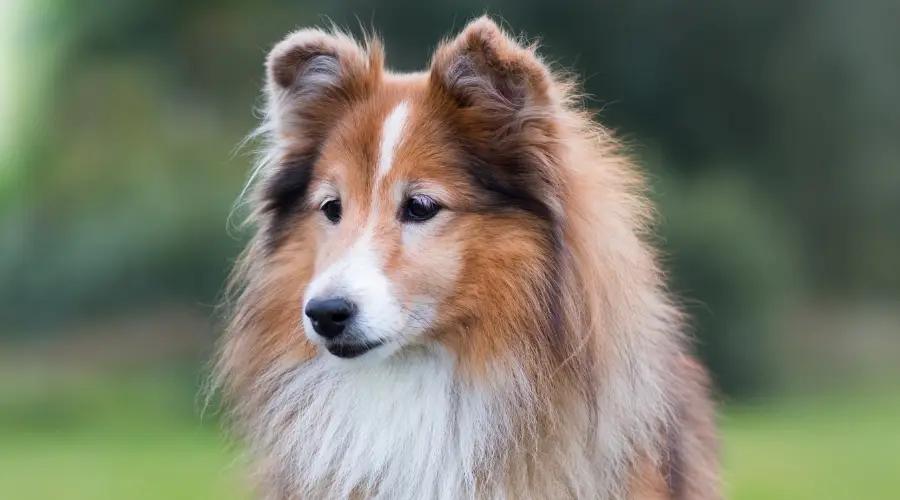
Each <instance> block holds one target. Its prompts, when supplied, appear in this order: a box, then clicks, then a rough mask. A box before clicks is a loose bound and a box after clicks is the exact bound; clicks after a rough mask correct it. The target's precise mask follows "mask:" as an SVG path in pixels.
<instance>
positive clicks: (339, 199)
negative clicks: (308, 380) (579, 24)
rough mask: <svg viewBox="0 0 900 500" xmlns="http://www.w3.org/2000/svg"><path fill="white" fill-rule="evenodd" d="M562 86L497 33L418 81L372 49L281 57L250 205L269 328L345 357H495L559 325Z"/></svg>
mask: <svg viewBox="0 0 900 500" xmlns="http://www.w3.org/2000/svg"><path fill="white" fill-rule="evenodd" d="M556 85H557V84H556V83H555V82H554V80H553V78H552V76H551V74H550V71H549V70H548V69H547V67H546V66H545V65H544V64H543V63H542V62H541V61H540V60H539V58H538V57H537V56H536V55H535V53H534V49H533V48H530V47H523V46H522V45H520V44H518V43H517V42H516V41H514V40H512V39H511V38H509V37H508V36H507V35H506V34H504V33H503V31H502V30H501V29H500V28H499V27H498V26H497V25H496V24H495V23H493V22H492V21H490V20H488V19H486V18H482V19H479V20H476V21H474V22H472V23H471V24H470V25H469V26H467V27H466V28H465V29H464V31H463V32H462V33H461V34H460V35H459V36H458V37H457V38H456V39H454V40H451V41H447V42H445V43H443V44H442V45H441V46H440V47H439V48H438V49H437V51H436V52H435V54H434V56H433V59H432V62H431V65H430V68H429V69H428V71H426V72H422V73H416V74H402V75H401V74H393V73H390V72H388V71H387V70H385V69H384V65H383V53H382V49H381V46H380V44H379V43H378V42H377V41H373V42H370V43H369V44H368V45H367V46H366V47H362V46H360V45H358V44H356V43H355V42H354V41H353V40H351V39H350V38H348V37H345V36H343V35H340V34H329V33H325V32H322V31H317V30H303V31H300V32H297V33H294V34H292V35H290V36H289V37H288V38H287V39H285V40H284V41H283V42H281V43H279V44H278V45H277V46H276V47H275V48H274V49H273V50H272V52H271V54H270V55H269V58H268V62H267V87H266V94H267V98H268V110H267V114H268V120H267V125H266V126H265V127H266V128H265V133H266V134H267V135H268V137H269V139H270V142H271V148H272V149H271V151H270V152H269V153H270V161H268V162H267V163H265V164H264V165H263V167H262V168H261V171H260V172H259V174H258V177H259V179H258V182H257V186H258V189H257V197H256V203H257V211H256V212H257V216H258V218H259V222H260V232H259V235H258V241H257V243H258V246H260V247H261V250H260V251H259V252H258V253H257V254H256V257H255V258H258V259H263V260H265V264H264V265H263V266H259V267H261V268H264V269H265V271H264V272H262V273H261V274H260V275H257V276H255V277H251V281H252V280H253V279H256V280H257V282H256V283H253V282H251V283H250V285H249V286H250V287H252V288H255V289H257V290H264V294H265V296H266V299H265V301H264V303H261V304H258V307H260V308H262V309H264V310H260V311H259V316H268V317H269V318H270V321H271V320H272V319H271V318H274V321H277V322H280V324H279V325H273V326H272V328H273V329H278V330H281V331H283V334H284V335H293V336H296V337H298V339H299V338H302V336H304V335H305V337H306V338H307V339H308V341H309V343H311V345H312V346H318V347H321V348H324V350H327V351H328V352H330V353H331V355H334V356H338V357H341V358H353V357H357V356H360V355H362V354H365V353H368V352H370V351H371V354H368V355H367V357H373V358H377V357H379V356H381V357H386V356H390V355H392V354H393V353H395V352H397V351H398V350H402V349H405V348H414V347H413V346H417V345H428V344H429V343H434V342H439V343H441V344H443V345H444V346H445V347H447V348H449V349H451V350H453V351H455V352H456V353H457V354H458V355H460V356H476V357H480V358H484V357H489V356H492V355H493V354H496V353H497V352H498V351H502V350H503V349H504V345H505V344H507V343H509V342H513V341H515V337H516V336H521V335H525V334H526V333H525V332H527V331H535V330H536V328H535V327H536V326H537V327H538V328H537V330H541V326H542V325H535V322H539V323H540V322H544V323H546V324H545V325H543V326H548V325H549V323H552V322H553V321H554V319H553V318H554V317H555V315H556V314H558V311H553V310H552V309H553V307H554V306H553V304H554V301H553V297H552V296H553V294H554V289H553V281H554V279H555V273H556V272H557V269H556V267H557V263H556V255H557V253H558V251H559V249H558V246H559V244H560V243H559V241H560V235H559V231H560V229H559V227H560V224H561V222H560V219H561V212H562V209H561V202H560V199H561V196H562V195H561V192H562V190H564V186H563V185H562V181H561V180H560V179H561V176H560V175H559V174H558V172H557V171H556V169H557V166H556V165H557V164H556V162H555V159H556V158H555V157H556V155H557V154H558V151H559V142H560V141H559V138H560V135H561V132H560V123H559V117H558V110H559V107H560V103H559V102H558V100H559V97H558V94H559V92H557V88H556ZM548 309H550V310H548ZM284 342H287V343H290V342H289V341H286V340H285V341H284ZM297 342H302V341H301V340H297ZM307 347H308V349H307V351H306V352H308V353H309V355H313V350H312V349H310V348H309V347H310V346H309V345H308V344H307ZM316 350H320V349H318V348H317V349H316ZM376 353H378V354H376ZM323 355H328V354H324V353H323Z"/></svg>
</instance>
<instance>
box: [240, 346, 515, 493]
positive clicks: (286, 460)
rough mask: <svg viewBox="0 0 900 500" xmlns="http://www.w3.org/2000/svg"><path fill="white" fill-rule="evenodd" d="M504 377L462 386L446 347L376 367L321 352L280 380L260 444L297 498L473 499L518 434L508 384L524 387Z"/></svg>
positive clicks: (262, 425)
mask: <svg viewBox="0 0 900 500" xmlns="http://www.w3.org/2000/svg"><path fill="white" fill-rule="evenodd" d="M504 378H506V379H507V380H509V381H510V384H503V385H505V386H506V387H491V388H487V387H485V388H476V387H474V386H472V385H471V384H463V383H461V382H460V381H459V379H458V377H457V376H456V375H455V370H454V360H453V359H452V358H451V357H450V356H449V355H448V354H446V353H444V352H442V351H428V352H426V351H424V350H423V351H419V352H413V353H410V354H408V355H404V356H401V357H396V358H394V359H390V360H382V361H379V362H378V363H377V364H366V363H365V362H364V361H361V362H350V363H348V362H346V361H342V360H337V359H334V358H330V357H324V358H316V359H314V360H312V361H310V362H309V363H307V364H305V365H303V366H301V367H298V368H295V369H293V370H292V371H290V372H288V373H286V374H284V375H282V376H280V377H279V380H280V384H279V385H280V388H279V389H278V391H277V392H276V393H275V395H274V396H273V397H272V398H271V399H270V400H269V401H268V405H267V408H266V409H265V411H263V412H262V415H261V421H260V422H258V424H259V425H257V426H256V428H257V429H258V434H257V436H256V438H257V444H260V445H262V447H263V449H261V450H258V451H260V452H261V453H263V454H264V455H267V456H268V457H269V459H270V460H274V461H275V462H276V463H277V468H278V469H279V470H280V474H279V475H280V476H281V477H283V478H287V479H288V482H289V484H288V485H285V486H287V487H288V488H289V489H291V490H292V491H294V492H297V493H298V497H299V498H306V497H315V498H323V496H324V497H325V498H347V497H348V496H350V495H351V493H352V492H354V491H358V492H369V493H368V494H367V495H366V496H367V497H369V496H370V495H371V494H372V493H374V495H373V496H372V498H377V499H391V500H406V499H408V500H419V499H425V498H428V499H431V498H434V499H448V500H450V499H454V500H455V499H464V498H474V497H475V491H476V471H478V474H479V475H480V479H481V480H484V479H486V478H485V477H484V473H485V470H490V467H486V466H487V465H488V463H487V462H489V461H493V459H494V458H495V457H496V455H497V453H498V451H499V450H500V449H501V448H502V446H504V444H508V440H509V439H510V438H511V437H512V435H513V429H512V424H513V422H512V417H511V415H513V414H514V413H515V412H513V411H510V410H511V407H510V406H511V399H520V398H517V397H516V393H517V392H518V393H519V396H521V392H519V391H517V390H516V389H515V388H513V387H510V386H513V385H520V384H514V383H512V378H513V377H508V376H507V377H504ZM520 382H521V381H520ZM522 411H526V410H525V408H520V409H519V412H520V414H521V412H522ZM518 417H519V415H517V416H516V418H518ZM481 493H484V492H481ZM498 494H499V492H498ZM500 495H501V496H502V494H500ZM479 496H481V495H479ZM491 496H493V495H491Z"/></svg>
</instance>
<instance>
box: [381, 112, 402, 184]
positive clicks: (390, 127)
mask: <svg viewBox="0 0 900 500" xmlns="http://www.w3.org/2000/svg"><path fill="white" fill-rule="evenodd" d="M407 116H409V105H408V104H407V103H406V101H403V102H401V103H400V104H398V105H397V107H396V108H394V110H393V111H391V114H389V115H388V117H387V119H386V120H384V126H383V127H382V128H381V154H380V156H379V158H378V174H377V178H379V179H380V178H382V177H384V176H385V175H387V173H388V172H390V170H391V167H392V166H393V164H394V152H395V151H396V150H397V145H398V144H400V139H401V138H402V137H403V127H404V125H406V118H407Z"/></svg>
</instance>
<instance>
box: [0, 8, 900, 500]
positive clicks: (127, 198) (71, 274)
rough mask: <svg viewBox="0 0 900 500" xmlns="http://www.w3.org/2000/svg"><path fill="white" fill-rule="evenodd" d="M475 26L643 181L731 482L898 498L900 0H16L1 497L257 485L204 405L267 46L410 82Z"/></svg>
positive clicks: (237, 236) (3, 82)
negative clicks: (581, 92) (522, 50)
mask: <svg viewBox="0 0 900 500" xmlns="http://www.w3.org/2000/svg"><path fill="white" fill-rule="evenodd" d="M484 12H488V13H491V14H494V15H496V16H498V17H501V18H502V19H503V20H505V22H506V24H507V26H508V27H509V28H510V29H512V30H513V31H515V32H516V33H525V34H526V35H528V36H529V37H531V38H534V37H539V38H540V39H541V40H542V42H543V47H544V48H543V52H544V54H546V55H547V56H548V58H549V59H550V60H551V61H553V62H554V64H556V65H557V66H558V67H560V68H568V69H570V70H573V71H574V72H575V73H577V74H579V75H581V76H582V79H583V80H584V81H585V87H586V90H587V91H588V92H589V93H590V94H591V96H592V100H591V101H590V104H591V106H592V107H594V108H596V109H597V110H598V113H599V114H598V116H599V117H600V119H601V120H602V121H603V122H604V123H605V124H606V125H608V126H609V127H610V128H612V129H614V130H615V133H616V134H617V135H619V136H620V137H623V138H624V139H625V140H626V142H627V143H628V144H630V145H631V151H632V154H633V155H634V156H635V157H636V158H637V159H639V161H641V163H642V164H643V165H644V166H645V167H646V169H647V171H648V172H649V174H650V178H651V180H652V184H653V196H654V198H655V200H656V202H657V203H658V204H659V207H660V214H661V225H660V227H659V235H660V243H661V245H662V246H663V247H664V250H665V255H666V266H667V268H668V269H669V270H670V272H671V274H672V277H673V285H672V286H673V289H674V290H675V291H676V292H677V293H678V294H679V296H680V297H681V298H682V300H683V302H684V303H685V305H686V307H687V308H688V309H689V310H690V312H691V313H692V315H693V317H694V330H695V333H696V336H697V339H698V349H699V351H700V353H701V355H702V356H703V358H704V360H705V361H706V362H707V364H708V365H709V366H710V367H711V369H712V370H713V373H714V376H715V380H716V384H717V386H718V388H719V392H720V395H719V397H720V399H721V401H722V417H721V422H722V424H721V425H722V429H723V436H724V445H723V447H724V449H723V454H724V460H725V466H726V471H727V472H726V480H727V482H728V491H729V495H728V496H729V498H735V499H741V500H751V499H791V500H798V499H817V500H823V499H825V500H829V499H863V498H864V499H891V498H898V497H900V474H898V472H900V29H898V26H900V3H898V2H897V1H895V0H753V1H750V0H746V1H736V0H735V1H723V0H653V1H651V0H639V1H638V0H597V1H579V0H554V1H542V0H497V1H493V2H477V1H470V0H454V1H448V0H441V1H433V2H425V1H422V0H398V1H391V2H388V1H379V0H375V1H365V0H334V1H326V0H308V1H300V0H291V1H266V2H257V1H251V0H223V1H219V2H214V1H205V0H193V1H186V0H81V1H79V2H65V1H54V0H40V1H31V0H3V1H2V2H0V498H2V499H9V500H19V499H22V500H45V499H64V500H75V499H79V500H80V499H84V500H106V499H122V498H129V499H144V498H146V499H200V498H204V499H205V498H210V499H213V498H215V499H234V500H237V499H242V498H246V496H245V490H244V488H243V485H242V484H241V480H240V471H239V466H237V465H236V464H235V462H234V456H235V454H234V450H232V449H231V448H230V447H229V446H228V445H227V444H226V441H225V440H224V438H223V436H222V434H221V432H220V430H219V425H218V418H219V416H218V414H217V412H216V411H215V407H214V405H213V407H211V408H210V409H208V410H207V411H206V412H205V413H204V412H202V411H201V410H202V409H203V404H202V403H203V401H202V399H199V398H198V397H197V394H198V388H199V387H200V385H201V383H202V381H203V377H204V362H205V361H206V360H207V359H208V356H209V352H210V349H211V345H212V343H213V342H214V340H215V338H216V336H217V321H218V319H219V315H218V313H217V311H216V304H217V301H218V298H219V295H220V293H221V289H222V284H223V281H224V279H225V277H226V275H227V272H228V268H229V266H230V264H231V263H232V260H233V258H234V257H235V255H236V253H237V252H238V251H239V249H240V248H241V246H242V242H243V241H244V239H245V238H246V234H245V233H244V232H242V231H241V230H240V229H238V228H237V225H236V224H235V222H236V220H235V217H233V218H232V219H229V214H230V213H231V212H232V208H233V202H234V200H235V198H236V197H237V195H238V193H239V192H240V189H241V186H242V184H243V182H244V180H245V176H246V173H247V171H248V166H249V164H250V163H251V161H252V158H251V157H250V156H249V153H250V150H238V149H236V148H237V146H238V144H239V143H240V142H241V140H242V138H243V137H244V135H245V134H246V133H247V132H248V131H249V130H250V129H251V128H252V127H253V126H254V124H255V123H256V120H257V117H255V116H254V113H253V108H254V107H255V106H258V105H259V104H260V100H259V90H260V88H261V85H262V61H263V58H264V55H265V53H266V51H267V49H268V48H269V47H271V46H272V45H273V44H274V43H275V42H277V41H278V40H279V39H280V38H281V37H282V36H283V35H284V34H285V33H286V32H288V31H289V30H291V29H294V28H297V27H300V26H307V25H310V24H324V23H328V22H331V21H333V22H335V23H337V24H339V25H342V26H345V27H348V28H349V29H350V30H351V31H354V32H359V27H360V26H361V25H362V26H366V27H375V28H377V30H378V31H380V32H381V33H382V34H383V36H384V38H385V40H386V44H387V52H388V61H389V64H390V65H391V66H392V67H393V68H395V69H398V70H414V69H419V68H423V67H425V64H426V62H427V60H428V57H429V55H430V51H431V50H432V49H433V48H434V46H435V44H436V43H437V41H438V40H439V38H440V37H441V36H443V35H446V34H449V33H451V32H452V31H453V30H458V29H459V28H460V27H461V26H463V25H464V24H465V22H466V21H467V20H468V19H470V18H471V17H473V16H475V15H478V14H481V13H484ZM251 149H252V148H251ZM236 218H237V219H239V218H240V213H238V214H237V215H236ZM229 220H230V222H229ZM201 413H202V415H201Z"/></svg>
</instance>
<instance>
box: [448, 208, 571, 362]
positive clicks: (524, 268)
mask: <svg viewBox="0 0 900 500" xmlns="http://www.w3.org/2000/svg"><path fill="white" fill-rule="evenodd" d="M459 219H460V220H459V222H458V224H457V229H456V230H457V232H458V233H459V234H460V235H465V239H464V240H463V241H465V243H464V246H462V250H461V256H460V261H461V266H460V272H459V276H458V277H457V279H456V286H455V288H454V292H453V294H452V296H451V297H450V298H449V299H448V301H447V302H446V303H445V304H444V305H443V306H442V307H441V308H440V311H441V320H442V323H443V324H447V325H457V327H456V328H448V329H446V330H445V331H444V333H443V336H442V337H440V338H439V340H440V341H441V342H442V343H443V344H444V345H445V346H446V347H447V348H448V349H449V350H450V351H452V352H454V353H456V354H457V358H458V359H459V360H461V364H462V366H461V368H462V369H464V370H468V371H469V372H470V373H471V374H472V375H474V376H477V375H482V374H484V373H486V372H485V370H486V368H487V367H488V366H490V365H491V364H492V363H495V362H501V363H502V362H503V361H504V360H506V359H509V358H511V357H512V358H515V359H518V360H521V361H523V362H529V361H532V362H537V360H536V359H534V358H535V356H538V355H540V354H541V353H544V352H546V349H547V348H551V349H552V346H549V345H545V344H546V343H547V341H548V340H549V339H546V338H542V337H540V336H539V337H535V336H533V332H535V330H536V329H541V330H546V329H547V328H548V327H549V319H548V318H549V313H550V312H551V311H548V310H547V309H546V305H547V300H546V299H547V297H546V295H547V292H548V291H549V290H550V289H551V288H552V287H553V285H554V284H553V283H552V279H553V277H552V274H551V273H550V269H551V267H552V262H553V248H552V244H551V243H550V241H548V239H547V236H546V224H544V223H543V222H541V221H538V220H535V219H534V218H533V217H531V216H529V215H528V214H524V213H508V214H504V213H501V214H475V213H470V214H463V215H461V216H460V217H459ZM460 326H461V327H460ZM526 332H528V333H526Z"/></svg>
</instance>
